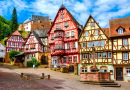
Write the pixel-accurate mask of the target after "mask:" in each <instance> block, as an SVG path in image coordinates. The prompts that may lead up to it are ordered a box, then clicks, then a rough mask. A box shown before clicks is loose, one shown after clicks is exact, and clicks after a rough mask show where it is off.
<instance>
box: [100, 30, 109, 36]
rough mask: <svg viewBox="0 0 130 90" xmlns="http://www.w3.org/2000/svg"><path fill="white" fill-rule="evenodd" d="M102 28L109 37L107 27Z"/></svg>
mask: <svg viewBox="0 0 130 90" xmlns="http://www.w3.org/2000/svg"><path fill="white" fill-rule="evenodd" d="M102 30H103V31H104V33H105V34H106V35H107V36H108V37H109V34H110V33H109V28H102Z"/></svg>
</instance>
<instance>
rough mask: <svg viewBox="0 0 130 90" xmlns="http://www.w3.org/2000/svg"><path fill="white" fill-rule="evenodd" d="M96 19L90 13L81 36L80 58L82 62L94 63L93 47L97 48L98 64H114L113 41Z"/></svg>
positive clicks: (96, 57)
mask: <svg viewBox="0 0 130 90" xmlns="http://www.w3.org/2000/svg"><path fill="white" fill-rule="evenodd" d="M106 32H108V31H107V30H103V29H102V28H101V27H100V26H99V25H98V23H97V22H96V21H95V19H94V18H93V17H92V16H91V15H90V16H89V18H88V20H87V22H86V24H85V26H84V28H83V30H82V32H81V34H80V36H79V47H80V51H79V52H80V60H81V63H85V64H92V63H93V53H92V50H93V47H94V48H95V60H96V63H98V64H105V63H106V64H108V63H110V64H112V43H111V40H110V39H109V38H108V36H107V34H106Z"/></svg>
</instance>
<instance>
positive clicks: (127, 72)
mask: <svg viewBox="0 0 130 90" xmlns="http://www.w3.org/2000/svg"><path fill="white" fill-rule="evenodd" d="M127 69H129V75H128V72H127ZM125 70H126V77H130V67H126V68H125Z"/></svg>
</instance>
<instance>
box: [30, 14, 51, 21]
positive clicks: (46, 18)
mask: <svg viewBox="0 0 130 90" xmlns="http://www.w3.org/2000/svg"><path fill="white" fill-rule="evenodd" d="M31 20H33V21H37V20H41V21H50V18H49V17H48V16H38V15H32V18H31Z"/></svg>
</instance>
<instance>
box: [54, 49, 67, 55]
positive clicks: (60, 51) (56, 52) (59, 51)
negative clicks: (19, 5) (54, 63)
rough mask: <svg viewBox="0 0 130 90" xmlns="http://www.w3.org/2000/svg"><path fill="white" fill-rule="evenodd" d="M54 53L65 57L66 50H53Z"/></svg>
mask: <svg viewBox="0 0 130 90" xmlns="http://www.w3.org/2000/svg"><path fill="white" fill-rule="evenodd" d="M53 52H54V55H63V54H64V53H65V49H62V48H58V49H55V50H53Z"/></svg>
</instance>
